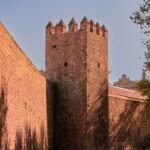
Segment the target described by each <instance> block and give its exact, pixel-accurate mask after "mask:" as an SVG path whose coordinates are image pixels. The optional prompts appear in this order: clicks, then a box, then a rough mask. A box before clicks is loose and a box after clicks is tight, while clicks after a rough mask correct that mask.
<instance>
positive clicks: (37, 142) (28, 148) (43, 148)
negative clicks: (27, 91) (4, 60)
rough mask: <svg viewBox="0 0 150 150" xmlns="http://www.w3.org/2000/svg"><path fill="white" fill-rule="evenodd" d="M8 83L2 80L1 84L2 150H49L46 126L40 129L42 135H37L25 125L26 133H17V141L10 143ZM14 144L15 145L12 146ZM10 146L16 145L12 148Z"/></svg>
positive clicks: (0, 133) (0, 130)
mask: <svg viewBox="0 0 150 150" xmlns="http://www.w3.org/2000/svg"><path fill="white" fill-rule="evenodd" d="M6 87H7V82H6V80H4V79H2V84H0V150H2V149H3V150H12V149H13V150H47V149H48V148H47V144H48V143H47V141H46V140H45V133H44V126H41V128H40V135H39V134H38V135H37V133H36V129H31V127H30V126H28V125H25V129H24V131H25V133H24V135H23V131H19V130H18V131H17V132H16V139H15V140H14V141H9V139H8V136H9V135H8V132H7V125H6V118H7V111H8V106H7V88H6ZM12 143H13V144H12ZM10 145H14V148H12V147H11V146H10Z"/></svg>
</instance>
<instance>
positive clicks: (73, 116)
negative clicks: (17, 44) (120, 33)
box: [46, 17, 108, 150]
mask: <svg viewBox="0 0 150 150" xmlns="http://www.w3.org/2000/svg"><path fill="white" fill-rule="evenodd" d="M107 57H108V32H107V30H106V28H105V26H100V25H99V23H97V24H95V23H94V22H93V21H92V20H91V21H89V20H88V19H87V18H86V17H84V18H83V20H82V21H81V25H80V29H78V24H77V22H76V21H75V19H74V18H73V19H72V20H71V21H70V23H69V27H68V31H67V29H66V25H65V23H64V22H63V20H61V21H60V22H59V23H58V24H56V26H54V25H53V24H52V23H51V22H49V23H48V25H47V26H46V74H47V78H48V80H49V81H50V82H52V84H53V85H54V87H55V100H54V106H53V110H54V149H55V150H106V149H107V146H108V142H107V141H108V58H107Z"/></svg>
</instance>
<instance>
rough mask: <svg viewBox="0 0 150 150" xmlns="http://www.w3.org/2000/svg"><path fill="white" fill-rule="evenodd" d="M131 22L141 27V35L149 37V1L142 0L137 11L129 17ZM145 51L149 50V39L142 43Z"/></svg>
mask: <svg viewBox="0 0 150 150" xmlns="http://www.w3.org/2000/svg"><path fill="white" fill-rule="evenodd" d="M130 18H131V20H132V21H133V22H134V23H135V24H137V25H138V26H140V27H141V29H142V31H143V33H144V34H145V35H147V36H149V35H150V0H143V4H141V5H140V7H139V10H138V11H135V12H134V13H133V14H132V16H131V17H130ZM144 44H145V46H146V47H147V49H149V50H150V39H148V40H146V42H144Z"/></svg>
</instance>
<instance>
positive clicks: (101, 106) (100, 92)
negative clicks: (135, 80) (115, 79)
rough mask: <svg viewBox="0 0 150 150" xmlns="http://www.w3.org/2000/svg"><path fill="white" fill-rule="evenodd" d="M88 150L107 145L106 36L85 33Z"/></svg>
mask: <svg viewBox="0 0 150 150" xmlns="http://www.w3.org/2000/svg"><path fill="white" fill-rule="evenodd" d="M87 37H88V38H87V39H88V40H87V135H88V142H87V145H88V150H99V149H107V146H108V38H107V37H108V36H107V31H105V36H103V35H102V34H100V35H97V34H96V33H93V32H88V34H87Z"/></svg>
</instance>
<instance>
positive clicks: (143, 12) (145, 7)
mask: <svg viewBox="0 0 150 150" xmlns="http://www.w3.org/2000/svg"><path fill="white" fill-rule="evenodd" d="M130 18H131V20H132V21H133V22H134V23H135V24H137V25H138V26H139V27H140V28H141V30H142V33H143V34H144V35H145V36H146V37H147V38H146V40H145V41H144V42H143V44H144V45H145V46H146V48H147V51H146V52H145V58H146V61H145V62H144V69H143V70H144V73H143V74H144V76H143V78H142V79H141V80H140V81H139V82H138V83H137V84H138V89H139V90H140V91H141V93H142V94H143V95H146V96H147V97H148V99H147V100H148V102H150V0H143V3H142V4H140V6H139V9H138V10H137V11H135V12H133V14H132V16H131V17H130Z"/></svg>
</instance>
